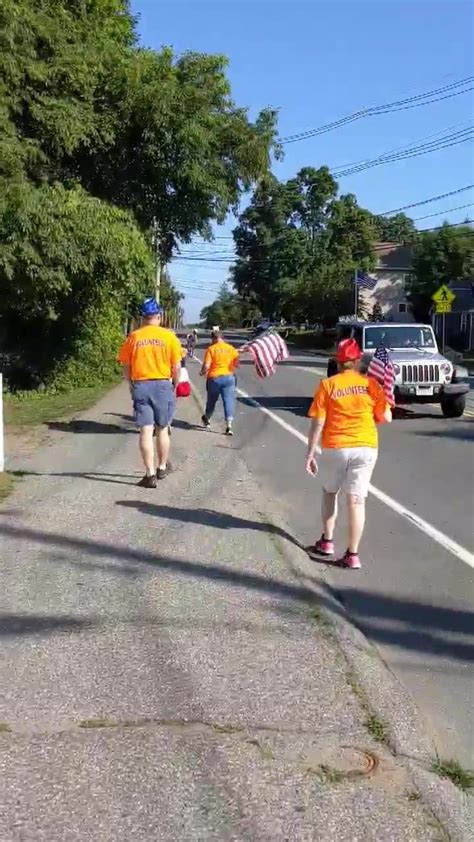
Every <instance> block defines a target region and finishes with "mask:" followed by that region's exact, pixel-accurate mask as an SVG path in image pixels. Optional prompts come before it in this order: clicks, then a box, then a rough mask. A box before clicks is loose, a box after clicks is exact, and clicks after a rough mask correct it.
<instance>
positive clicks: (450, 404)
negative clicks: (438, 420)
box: [441, 395, 466, 418]
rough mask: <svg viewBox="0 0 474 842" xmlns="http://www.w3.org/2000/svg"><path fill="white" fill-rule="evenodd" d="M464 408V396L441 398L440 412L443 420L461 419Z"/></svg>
mask: <svg viewBox="0 0 474 842" xmlns="http://www.w3.org/2000/svg"><path fill="white" fill-rule="evenodd" d="M465 408H466V395H454V396H453V397H452V398H441V411H442V413H443V415H444V417H445V418H461V415H462V414H463V412H464V410H465Z"/></svg>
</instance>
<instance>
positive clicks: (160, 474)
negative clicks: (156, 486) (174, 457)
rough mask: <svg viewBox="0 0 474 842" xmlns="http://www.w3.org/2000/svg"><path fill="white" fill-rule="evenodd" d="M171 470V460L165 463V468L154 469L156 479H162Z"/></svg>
mask: <svg viewBox="0 0 474 842" xmlns="http://www.w3.org/2000/svg"><path fill="white" fill-rule="evenodd" d="M172 472H173V466H172V464H171V462H167V463H166V468H158V469H157V471H156V478H157V479H164V478H165V477H166V476H167V475H168V474H171V473H172Z"/></svg>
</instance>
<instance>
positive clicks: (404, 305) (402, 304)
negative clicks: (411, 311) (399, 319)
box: [398, 301, 408, 313]
mask: <svg viewBox="0 0 474 842" xmlns="http://www.w3.org/2000/svg"><path fill="white" fill-rule="evenodd" d="M398 312H399V313H407V312H408V305H407V303H406V301H400V303H399V305H398Z"/></svg>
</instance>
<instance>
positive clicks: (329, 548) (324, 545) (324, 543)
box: [313, 535, 334, 555]
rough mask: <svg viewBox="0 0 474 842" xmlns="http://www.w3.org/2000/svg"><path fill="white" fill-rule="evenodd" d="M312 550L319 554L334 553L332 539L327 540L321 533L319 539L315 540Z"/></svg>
mask: <svg viewBox="0 0 474 842" xmlns="http://www.w3.org/2000/svg"><path fill="white" fill-rule="evenodd" d="M313 550H314V552H315V553H318V554H319V555H334V541H328V540H327V538H325V537H324V535H321V538H320V539H319V541H316V543H315V545H314V547H313Z"/></svg>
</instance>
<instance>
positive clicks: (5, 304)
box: [0, 185, 153, 389]
mask: <svg viewBox="0 0 474 842" xmlns="http://www.w3.org/2000/svg"><path fill="white" fill-rule="evenodd" d="M152 284H153V262H152V256H151V253H150V250H149V247H148V245H147V242H146V240H145V238H144V236H143V234H142V233H141V232H140V231H139V230H138V228H137V227H136V224H135V223H134V220H133V217H132V216H131V215H130V214H128V213H126V212H124V211H121V210H119V209H118V208H114V207H113V206H111V205H107V204H106V203H105V202H101V201H100V200H98V199H94V198H91V197H90V196H88V195H87V194H86V193H85V192H84V191H83V190H82V189H76V190H65V189H64V188H63V187H60V186H49V185H44V186H43V187H40V188H34V187H31V186H25V185H23V186H22V187H14V188H12V189H11V190H10V191H8V192H7V193H5V194H3V195H2V197H1V200H0V288H1V290H2V295H1V296H0V349H2V350H3V352H4V354H5V359H6V361H7V366H6V367H7V374H9V382H10V385H12V386H20V387H23V388H28V387H30V386H34V385H39V384H41V383H43V384H45V385H47V386H51V387H54V388H58V389H66V388H69V387H71V386H75V385H79V384H80V385H92V384H93V383H97V382H102V381H107V379H109V378H110V377H111V376H112V375H113V373H114V372H115V370H116V368H115V360H116V355H117V348H118V345H119V343H120V341H121V338H122V335H123V327H124V316H125V314H126V312H127V311H131V310H132V309H133V308H134V306H135V305H136V303H137V301H138V298H139V297H141V296H143V295H144V294H146V293H147V292H148V291H150V290H151V289H152Z"/></svg>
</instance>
